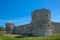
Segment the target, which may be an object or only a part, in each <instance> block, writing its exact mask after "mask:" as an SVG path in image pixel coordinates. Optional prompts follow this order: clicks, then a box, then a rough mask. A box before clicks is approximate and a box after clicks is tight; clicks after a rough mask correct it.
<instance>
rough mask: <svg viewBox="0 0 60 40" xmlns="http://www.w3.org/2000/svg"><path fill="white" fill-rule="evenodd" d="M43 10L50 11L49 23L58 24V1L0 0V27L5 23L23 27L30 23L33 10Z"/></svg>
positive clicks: (59, 14) (59, 18)
mask: <svg viewBox="0 0 60 40" xmlns="http://www.w3.org/2000/svg"><path fill="white" fill-rule="evenodd" d="M41 8H45V9H48V10H50V11H51V21H53V22H60V0H0V25H1V26H5V23H6V22H11V23H14V24H15V25H16V26H17V25H24V24H28V23H30V22H31V14H32V12H33V11H34V10H37V9H41Z"/></svg>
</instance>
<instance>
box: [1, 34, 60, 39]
mask: <svg viewBox="0 0 60 40" xmlns="http://www.w3.org/2000/svg"><path fill="white" fill-rule="evenodd" d="M15 36H18V35H11V34H0V40H60V34H54V35H53V36H47V37H22V38H15ZM20 36H21V35H20Z"/></svg>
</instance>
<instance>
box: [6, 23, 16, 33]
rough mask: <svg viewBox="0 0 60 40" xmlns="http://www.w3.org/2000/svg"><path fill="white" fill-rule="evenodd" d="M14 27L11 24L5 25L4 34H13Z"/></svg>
mask: <svg viewBox="0 0 60 40" xmlns="http://www.w3.org/2000/svg"><path fill="white" fill-rule="evenodd" d="M14 29H15V25H14V24H13V23H6V33H9V34H10V33H13V32H14Z"/></svg>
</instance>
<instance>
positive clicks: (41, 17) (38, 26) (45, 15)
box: [6, 9, 60, 36]
mask: <svg viewBox="0 0 60 40" xmlns="http://www.w3.org/2000/svg"><path fill="white" fill-rule="evenodd" d="M7 25H8V24H7ZM7 25H6V28H7V29H9V27H11V28H10V30H9V31H11V33H16V34H27V35H33V36H49V35H52V34H54V33H60V31H59V30H60V23H56V22H51V13H50V11H49V10H47V9H39V10H35V11H34V12H33V13H32V22H31V23H30V24H26V25H21V26H17V27H14V26H12V25H9V26H7ZM13 29H14V30H13Z"/></svg>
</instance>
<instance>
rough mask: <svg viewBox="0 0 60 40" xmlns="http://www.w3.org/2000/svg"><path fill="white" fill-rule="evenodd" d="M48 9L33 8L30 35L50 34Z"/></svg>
mask: <svg viewBox="0 0 60 40" xmlns="http://www.w3.org/2000/svg"><path fill="white" fill-rule="evenodd" d="M50 18H51V17H50V11H49V10H47V9H40V10H35V11H34V12H33V13H32V35H34V36H48V35H51V34H52V30H51V19H50Z"/></svg>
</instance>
